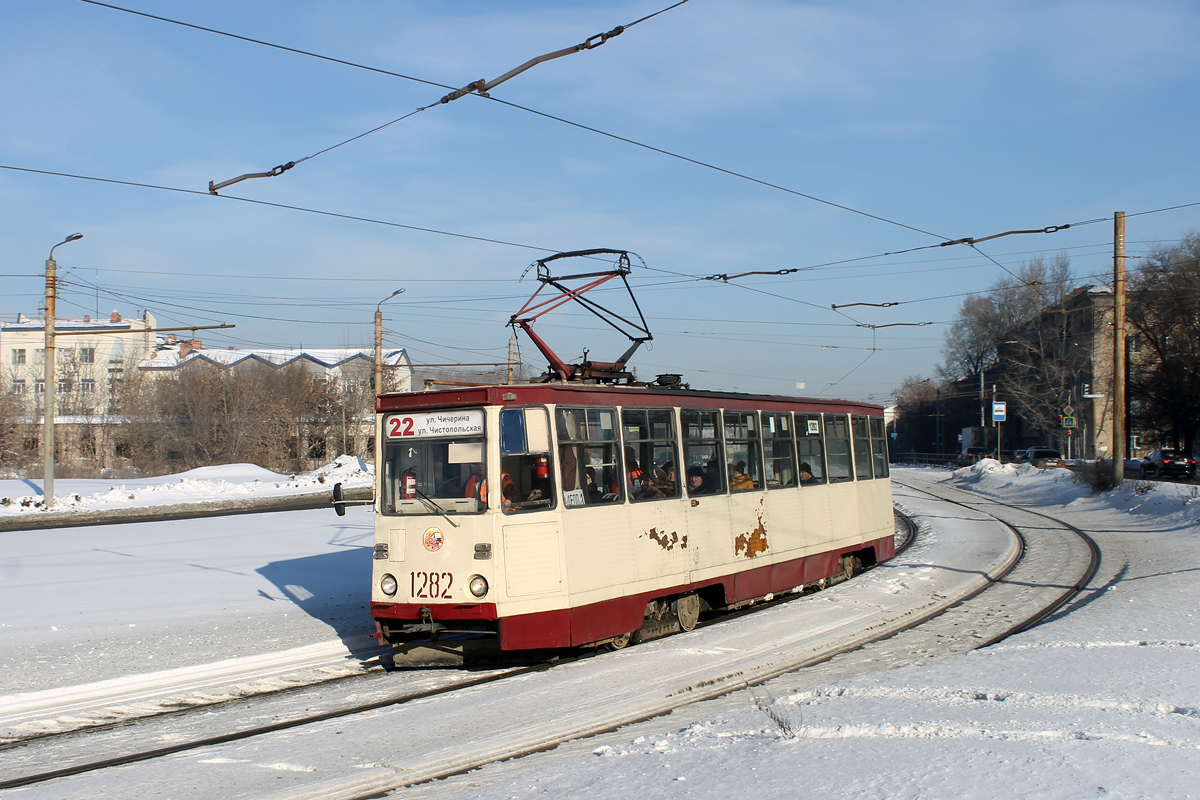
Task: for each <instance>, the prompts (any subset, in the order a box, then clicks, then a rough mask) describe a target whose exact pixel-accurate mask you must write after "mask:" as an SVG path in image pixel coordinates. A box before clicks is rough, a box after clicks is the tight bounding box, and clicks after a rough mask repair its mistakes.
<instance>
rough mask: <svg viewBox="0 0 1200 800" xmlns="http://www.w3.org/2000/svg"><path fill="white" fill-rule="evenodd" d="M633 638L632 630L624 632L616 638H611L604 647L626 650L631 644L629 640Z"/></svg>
mask: <svg viewBox="0 0 1200 800" xmlns="http://www.w3.org/2000/svg"><path fill="white" fill-rule="evenodd" d="M632 639H633V632H632V631H630V632H629V633H622V634H621V635H620V636H618V637H616V638H615V639H610V640H609V641H608V642H606V643H605V645H604V649H605V650H624V649H625V648H626V647H627V646H628V645H629V642H630V641H631V640H632Z"/></svg>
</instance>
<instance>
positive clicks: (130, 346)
mask: <svg viewBox="0 0 1200 800" xmlns="http://www.w3.org/2000/svg"><path fill="white" fill-rule="evenodd" d="M154 328H155V320H154V315H153V314H151V313H150V312H149V311H146V312H143V314H142V315H141V317H135V318H133V319H124V318H123V317H122V316H121V315H120V314H119V313H118V312H116V311H113V312H112V315H111V316H110V317H109V318H108V319H107V320H93V319H92V318H91V317H84V318H83V319H63V318H61V317H60V318H58V319H57V320H56V323H55V328H54V330H55V342H54V344H55V348H54V349H55V369H54V372H55V379H56V383H57V384H58V385H57V387H56V391H55V395H56V400H57V402H56V408H57V410H58V413H60V414H103V413H105V412H106V411H108V409H109V406H110V403H111V400H112V397H113V387H114V385H115V384H116V382H117V381H119V380H120V379H121V378H122V377H123V376H124V375H125V370H126V368H127V367H131V366H132V365H135V364H137V363H138V361H139V360H140V359H141V358H143V357H144V356H146V355H147V354H149V353H151V352H153V351H154V348H155V344H156V342H155V336H154V333H153V331H154ZM45 343H46V320H45V319H30V318H28V317H26V316H25V315H24V314H21V315H18V317H17V321H16V322H0V387H3V389H4V390H7V391H9V392H11V393H12V394H13V395H15V396H17V397H23V398H26V400H25V401H24V402H23V403H22V405H23V406H24V407H25V409H26V410H27V411H28V412H30V413H36V412H38V411H39V410H40V409H42V408H43V407H44V392H45V390H46V383H45V378H46V350H45Z"/></svg>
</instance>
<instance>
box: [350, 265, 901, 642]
mask: <svg viewBox="0 0 1200 800" xmlns="http://www.w3.org/2000/svg"><path fill="white" fill-rule="evenodd" d="M613 254H616V255H617V256H618V257H619V258H620V263H619V265H618V267H617V268H616V269H614V270H610V271H608V272H589V273H583V274H577V275H570V276H562V277H558V278H555V277H553V276H551V275H550V274H549V271H548V267H547V266H546V265H547V262H550V261H553V260H554V259H557V258H563V257H568V256H584V257H589V258H596V257H599V256H601V255H613ZM628 255H629V254H628V253H625V252H624V251H613V250H590V251H577V252H574V253H564V254H559V255H556V256H551V257H550V258H547V259H543V260H542V261H539V262H535V263H536V264H537V266H538V272H539V275H538V277H539V280H541V281H542V284H543V288H545V287H547V286H552V287H554V288H557V289H558V290H559V291H560V292H561V293H562V298H560V299H559V300H557V301H554V300H545V301H542V302H541V303H539V304H537V305H536V306H535V305H533V302H534V301H533V300H532V299H531V301H530V302H529V303H527V304H526V306H525V308H523V309H522V311H521V312H518V314H517V315H514V317H513V319H512V321H511V322H512V324H513V325H514V327H516V326H520V327H521V328H522V329H523V330H524V331H525V332H526V333H527V334H529V336H530V337H531V338H532V339H533V341H534V342H535V344H537V345H538V348H539V349H540V350H541V351H542V352H543V353H544V354H545V355H546V357H547V360H548V362H549V370H548V372H547V374H546V375H545V376H543V379H542V381H541V382H537V383H524V384H516V385H488V386H476V387H462V388H453V389H440V390H432V391H423V392H413V393H399V394H383V395H380V396H378V397H377V398H376V401H375V411H376V446H375V455H376V462H375V463H376V487H375V497H374V506H375V509H374V510H375V543H374V552H373V556H374V557H373V560H372V564H373V568H372V580H371V601H370V608H371V616H372V617H373V618H374V620H375V622H376V624H377V626H378V634H379V636H380V637H381V638H382V640H383V641H385V642H388V643H391V644H393V645H395V653H396V657H397V663H404V662H405V661H408V662H409V663H420V662H421V661H422V660H423V659H427V658H429V657H430V654H440V655H445V656H446V657H448V658H449V659H451V660H453V659H463V660H471V659H477V658H478V659H487V658H491V657H498V656H501V655H503V654H506V653H513V652H520V651H537V650H548V649H558V648H578V647H607V648H610V649H617V648H620V647H624V646H625V645H626V644H628V643H629V642H631V641H634V642H636V641H641V640H644V639H650V638H654V637H657V636H661V635H665V634H667V633H670V632H674V631H680V630H683V631H687V630H691V629H692V628H693V627H694V626H695V625H696V624H697V621H698V619H699V617H700V615H701V614H702V613H704V612H705V611H707V610H720V609H728V608H735V607H738V606H740V605H745V604H749V603H752V602H755V601H757V600H760V599H763V598H769V597H771V596H773V595H776V594H780V593H784V592H789V591H800V590H803V589H804V588H806V587H811V586H813V585H818V586H824V585H826V584H827V583H828V582H831V581H836V580H840V579H844V578H845V577H849V576H850V575H851V574H853V572H854V571H855V570H857V569H859V568H862V567H866V566H871V565H874V564H876V563H878V562H881V561H884V560H885V559H888V558H890V557H892V556H893V555H894V554H895V546H894V539H893V517H892V495H891V483H890V479H889V473H888V457H887V442H886V439H885V426H884V420H883V409H882V408H881V407H880V406H877V405H872V404H868V403H858V402H852V401H839V400H824V399H800V398H789V397H778V396H769V395H751V394H739V393H730V392H716V391H700V390H692V389H690V388H688V387H687V386H686V385H685V384H682V383H681V382H680V381H679V376H659V378H658V379H657V380H655V381H653V382H649V383H638V382H636V381H635V380H633V379H632V376H631V375H630V374H629V373H627V372H625V370H624V367H625V362H626V360H628V358H629V356H630V355H631V354H632V353H633V351H634V350H635V349H636V348H637V346H638V345H639V344H641V343H643V342H645V341H649V340H650V339H651V338H652V337H651V335H650V333H649V330H648V329H647V328H646V325H645V320H644V319H641V318H640V317H641V314H640V310H639V311H638V317H639V319H640V322H634V323H632V329H633V333H629V334H627V335H628V336H629V338H630V339H631V341H633V346H632V347H631V348H630V349H629V350H628V351H627V352H626V353H625V354H624V355H623V356H621V358H619V359H618V360H616V361H614V362H591V361H587V360H586V353H585V360H584V362H583V363H582V364H567V363H566V362H565V361H563V360H561V359H559V358H558V357H557V356H556V355H555V354H554V353H553V351H551V350H550V348H549V347H548V346H546V345H545V343H544V342H542V340H541V339H539V338H538V337H537V336H536V335H535V334H534V333H533V331H532V330H530V327H529V325H530V323H531V322H532V320H533V319H535V318H536V316H539V315H540V313H544V311H539V312H538V314H535V315H532V316H525V317H522V316H521V314H524V313H525V312H526V311H530V310H535V309H539V308H542V307H546V308H547V310H548V309H549V308H553V307H557V305H561V304H562V303H563V302H566V301H568V300H570V301H575V302H586V304H587V305H588V310H589V311H592V312H593V313H596V309H599V308H601V307H600V306H598V305H597V304H595V303H591V302H590V301H581V299H580V297H579V296H580V295H581V294H582V293H583V292H584V291H586V290H587V289H590V288H594V287H595V286H598V285H600V284H602V283H603V282H605V281H607V280H609V279H610V278H613V277H620V278H621V279H622V280H623V279H624V277H625V275H626V274H627V273H628ZM571 279H579V280H585V281H588V283H587V284H586V285H585V286H584V287H582V288H570V287H569V286H568V285H567V283H566V282H567V281H569V280H571ZM626 286H627V287H628V284H626ZM538 291H539V292H540V291H541V289H539V290H538ZM534 298H537V294H536V293H535V295H534ZM563 298H565V299H563ZM634 305H635V307H636V301H634ZM630 316H632V315H630ZM618 319H623V320H624V318H622V317H618ZM625 321H628V320H625ZM334 502H335V508H336V509H337V510H338V512H339V513H345V505H346V504H347V501H344V500H343V498H342V496H341V492H340V487H335V491H334ZM409 656H412V657H413V658H411V659H410V658H409ZM435 660H436V659H435Z"/></svg>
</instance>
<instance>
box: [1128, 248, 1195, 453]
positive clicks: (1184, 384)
mask: <svg viewBox="0 0 1200 800" xmlns="http://www.w3.org/2000/svg"><path fill="white" fill-rule="evenodd" d="M1127 288H1128V295H1129V300H1128V305H1127V311H1126V316H1127V319H1128V322H1129V325H1130V328H1131V332H1133V333H1134V334H1135V335H1134V343H1135V345H1136V346H1137V347H1138V352H1137V353H1136V354H1135V356H1134V357H1133V358H1132V359H1131V360H1130V372H1131V375H1130V377H1131V385H1130V393H1131V396H1132V397H1133V398H1134V399H1135V400H1136V401H1137V405H1138V417H1139V421H1140V423H1141V425H1142V426H1143V427H1145V428H1148V429H1151V430H1155V431H1157V432H1158V436H1159V440H1160V441H1161V442H1162V443H1163V444H1164V445H1167V446H1174V447H1183V448H1184V449H1185V450H1186V451H1187V452H1192V450H1193V448H1194V447H1195V444H1196V436H1197V433H1198V432H1200V431H1198V429H1200V311H1198V309H1200V232H1193V233H1190V234H1188V235H1187V236H1184V237H1183V239H1182V240H1180V242H1179V244H1177V245H1175V246H1173V247H1165V248H1159V249H1157V250H1154V251H1153V252H1152V253H1151V254H1150V255H1149V256H1147V257H1146V258H1145V259H1143V260H1142V262H1141V264H1139V266H1138V270H1137V271H1136V272H1135V273H1134V274H1133V275H1132V276H1131V278H1130V281H1129V284H1128V287H1127Z"/></svg>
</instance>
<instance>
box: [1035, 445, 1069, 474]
mask: <svg viewBox="0 0 1200 800" xmlns="http://www.w3.org/2000/svg"><path fill="white" fill-rule="evenodd" d="M1025 462H1026V463H1027V464H1032V465H1033V466H1035V467H1037V468H1038V469H1050V468H1052V467H1065V466H1066V465H1067V462H1065V461H1063V457H1062V453H1060V452H1058V451H1057V450H1055V449H1054V448H1052V447H1031V448H1029V449H1028V450H1026V451H1025Z"/></svg>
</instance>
